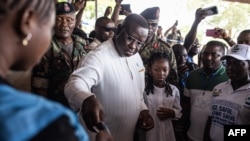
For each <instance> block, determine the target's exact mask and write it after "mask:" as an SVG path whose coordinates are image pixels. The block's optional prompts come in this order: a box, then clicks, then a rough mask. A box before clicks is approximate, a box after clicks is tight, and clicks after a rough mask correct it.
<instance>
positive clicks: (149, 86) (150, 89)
mask: <svg viewBox="0 0 250 141" xmlns="http://www.w3.org/2000/svg"><path fill="white" fill-rule="evenodd" d="M159 59H165V60H166V61H167V62H168V63H169V55H168V54H167V53H165V52H159V51H156V52H153V53H152V54H151V56H150V57H149V59H148V70H149V69H151V67H152V65H153V64H154V63H155V62H156V61H157V60H159ZM169 70H171V68H169ZM165 82H166V83H165V92H166V96H167V97H168V96H169V95H170V96H172V92H173V90H172V88H171V87H170V83H169V81H168V79H167V78H166V79H165ZM145 91H146V94H147V95H149V93H152V94H154V84H153V77H152V75H151V74H149V73H148V71H147V73H146V88H145Z"/></svg>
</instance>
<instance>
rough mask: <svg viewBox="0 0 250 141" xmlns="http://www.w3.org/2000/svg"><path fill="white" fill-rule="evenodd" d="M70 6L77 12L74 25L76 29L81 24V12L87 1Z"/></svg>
mask: <svg viewBox="0 0 250 141" xmlns="http://www.w3.org/2000/svg"><path fill="white" fill-rule="evenodd" d="M72 4H73V5H74V8H75V10H76V11H78V13H77V14H76V25H75V26H76V27H77V26H78V25H79V24H80V23H81V19H82V15H83V11H84V9H85V7H86V4H87V0H79V1H76V2H74V3H72Z"/></svg>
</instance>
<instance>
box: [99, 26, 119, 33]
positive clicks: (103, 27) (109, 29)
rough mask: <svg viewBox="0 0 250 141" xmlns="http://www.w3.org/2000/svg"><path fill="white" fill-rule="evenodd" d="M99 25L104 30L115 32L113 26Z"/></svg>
mask: <svg viewBox="0 0 250 141" xmlns="http://www.w3.org/2000/svg"><path fill="white" fill-rule="evenodd" d="M99 27H101V28H102V29H103V30H104V31H105V32H111V31H113V32H115V31H116V28H114V27H105V26H99Z"/></svg>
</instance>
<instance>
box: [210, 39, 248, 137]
mask: <svg viewBox="0 0 250 141" xmlns="http://www.w3.org/2000/svg"><path fill="white" fill-rule="evenodd" d="M221 59H222V60H226V62H227V65H226V72H227V75H228V77H229V80H228V81H226V82H223V83H220V84H218V85H217V86H216V87H215V88H214V90H213V93H212V94H213V97H214V98H213V100H212V105H211V106H212V107H211V110H212V111H211V114H210V117H209V118H208V121H207V130H206V131H205V136H206V135H207V136H206V137H205V138H206V139H209V138H210V139H211V140H212V141H222V140H227V139H226V138H225V139H224V133H223V132H224V128H225V125H250V89H249V88H250V46H249V45H244V44H238V45H235V46H234V47H233V48H231V50H230V51H229V53H228V54H227V55H224V56H223V57H222V58H221ZM210 126H211V128H210V131H209V127H210ZM209 134H210V137H209Z"/></svg>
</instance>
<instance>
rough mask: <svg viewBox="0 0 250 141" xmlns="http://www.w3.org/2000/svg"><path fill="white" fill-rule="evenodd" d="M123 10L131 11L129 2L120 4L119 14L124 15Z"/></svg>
mask: <svg viewBox="0 0 250 141" xmlns="http://www.w3.org/2000/svg"><path fill="white" fill-rule="evenodd" d="M125 11H127V12H131V9H130V4H121V10H120V12H119V15H125Z"/></svg>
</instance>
